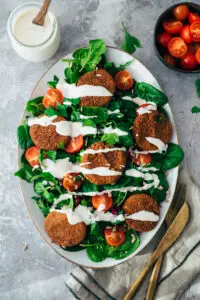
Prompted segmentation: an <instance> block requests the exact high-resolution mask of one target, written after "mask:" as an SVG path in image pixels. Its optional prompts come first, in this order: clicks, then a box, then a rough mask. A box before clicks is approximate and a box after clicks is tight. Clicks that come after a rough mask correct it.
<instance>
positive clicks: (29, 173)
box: [14, 163, 41, 183]
mask: <svg viewBox="0 0 200 300" xmlns="http://www.w3.org/2000/svg"><path fill="white" fill-rule="evenodd" d="M14 175H15V176H18V177H20V178H21V179H23V180H25V181H27V182H29V183H30V182H33V181H34V180H35V179H37V178H40V177H41V171H39V170H37V169H36V170H32V167H31V166H30V165H28V164H26V163H22V165H21V169H19V170H18V171H17V172H15V174H14Z"/></svg>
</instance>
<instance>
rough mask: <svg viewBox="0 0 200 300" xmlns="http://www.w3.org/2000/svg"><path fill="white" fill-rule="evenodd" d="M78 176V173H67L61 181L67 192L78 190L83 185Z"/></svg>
mask: <svg viewBox="0 0 200 300" xmlns="http://www.w3.org/2000/svg"><path fill="white" fill-rule="evenodd" d="M79 176H80V173H67V174H66V175H65V177H64V179H63V186H64V188H65V189H66V190H67V191H69V192H73V191H76V190H78V189H79V188H80V186H81V185H82V183H83V180H82V179H81V177H80V178H79Z"/></svg>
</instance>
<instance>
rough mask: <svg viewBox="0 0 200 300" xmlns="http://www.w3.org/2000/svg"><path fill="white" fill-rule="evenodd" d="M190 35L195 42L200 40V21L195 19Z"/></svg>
mask: <svg viewBox="0 0 200 300" xmlns="http://www.w3.org/2000/svg"><path fill="white" fill-rule="evenodd" d="M190 35H191V38H192V40H193V41H194V42H200V21H195V22H193V23H192V24H191V25H190Z"/></svg>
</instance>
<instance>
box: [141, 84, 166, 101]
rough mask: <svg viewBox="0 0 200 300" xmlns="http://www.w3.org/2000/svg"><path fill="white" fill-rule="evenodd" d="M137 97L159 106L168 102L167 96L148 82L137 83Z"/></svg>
mask: <svg viewBox="0 0 200 300" xmlns="http://www.w3.org/2000/svg"><path fill="white" fill-rule="evenodd" d="M135 95H136V96H137V97H140V98H142V99H145V100H147V101H151V102H154V103H155V104H156V105H157V106H163V105H165V104H166V103H167V102H168V98H167V96H166V95H165V94H164V93H163V92H161V91H160V90H158V89H157V88H155V87H153V86H152V85H150V84H148V83H146V82H137V83H136V85H135Z"/></svg>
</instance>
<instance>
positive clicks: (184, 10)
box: [173, 4, 189, 21]
mask: <svg viewBox="0 0 200 300" xmlns="http://www.w3.org/2000/svg"><path fill="white" fill-rule="evenodd" d="M173 14H174V17H175V18H176V19H177V20H179V21H183V20H185V19H186V18H187V16H188V14H189V9H188V7H187V6H186V5H184V4H183V5H178V6H177V7H175V8H174V9H173Z"/></svg>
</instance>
